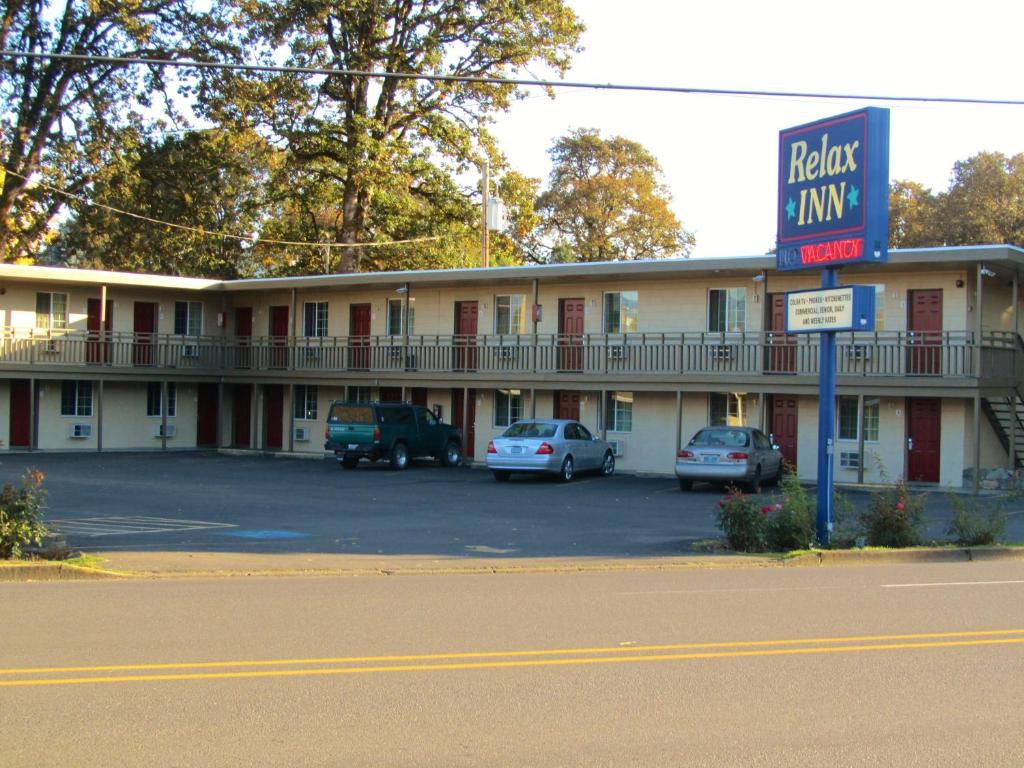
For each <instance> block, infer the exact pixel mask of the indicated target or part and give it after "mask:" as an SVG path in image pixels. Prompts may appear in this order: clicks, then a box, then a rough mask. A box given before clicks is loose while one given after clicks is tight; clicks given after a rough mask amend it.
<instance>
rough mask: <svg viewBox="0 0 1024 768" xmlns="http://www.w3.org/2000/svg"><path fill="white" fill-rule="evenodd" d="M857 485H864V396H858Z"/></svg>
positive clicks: (880, 402)
mask: <svg viewBox="0 0 1024 768" xmlns="http://www.w3.org/2000/svg"><path fill="white" fill-rule="evenodd" d="M878 410H879V414H881V410H882V400H881V398H879V400H878ZM857 419H858V420H859V423H858V425H857V456H859V457H860V458H859V459H858V460H857V484H858V485H864V395H857Z"/></svg>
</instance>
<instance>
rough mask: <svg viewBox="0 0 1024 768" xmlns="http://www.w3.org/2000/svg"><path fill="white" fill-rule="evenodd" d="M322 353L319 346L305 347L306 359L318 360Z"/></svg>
mask: <svg viewBox="0 0 1024 768" xmlns="http://www.w3.org/2000/svg"><path fill="white" fill-rule="evenodd" d="M322 355H323V349H322V348H320V347H306V359H307V360H319V359H320V357H321V356H322Z"/></svg>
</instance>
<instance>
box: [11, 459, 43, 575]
mask: <svg viewBox="0 0 1024 768" xmlns="http://www.w3.org/2000/svg"><path fill="white" fill-rule="evenodd" d="M44 496H46V491H44V490H43V473H42V472H40V471H39V470H37V469H28V470H26V471H25V474H24V475H23V476H22V478H21V488H15V487H14V486H13V485H11V484H10V483H6V484H4V487H3V489H2V490H0V558H3V559H7V558H10V557H21V552H22V547H23V546H25V545H26V544H31V543H33V542H34V543H36V544H41V543H42V540H43V536H45V535H46V534H47V533H48V531H47V530H46V526H45V525H43V523H42V521H41V520H40V516H41V514H42V507H43V497H44Z"/></svg>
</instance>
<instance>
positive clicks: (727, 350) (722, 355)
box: [710, 344, 732, 360]
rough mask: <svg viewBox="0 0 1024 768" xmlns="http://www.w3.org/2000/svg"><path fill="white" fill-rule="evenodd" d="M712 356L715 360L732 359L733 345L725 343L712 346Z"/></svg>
mask: <svg viewBox="0 0 1024 768" xmlns="http://www.w3.org/2000/svg"><path fill="white" fill-rule="evenodd" d="M710 352H711V357H712V359H714V360H732V347H730V346H726V345H724V344H717V345H715V346H713V347H711V348H710Z"/></svg>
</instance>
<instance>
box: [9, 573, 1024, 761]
mask: <svg viewBox="0 0 1024 768" xmlns="http://www.w3.org/2000/svg"><path fill="white" fill-rule="evenodd" d="M0 604H2V605H3V606H4V616H5V619H4V621H3V622H0V733H3V734H4V748H3V752H2V753H0V754H2V757H0V763H2V764H4V765H10V766H21V765H34V766H65V765H76V766H104V768H108V767H113V766H150V765H152V766H161V767H167V766H190V767H202V766H297V765H302V766H351V767H357V766H383V765H386V766H479V765H493V766H680V765H687V766H806V765H830V766H855V765H856V766H859V765H878V766H937V765H971V766H1020V765H1022V764H1024V707H1022V706H1021V701H1022V700H1024V565H1022V564H1021V563H1019V562H1003V563H996V562H990V563H981V562H975V563H961V564H945V565H935V564H932V565H902V566H885V567H865V568H814V569H756V568H755V569H728V570H697V569H695V570H688V571H643V572H604V573H575V574H567V573H561V574H530V575H514V576H513V575H486V576H480V575H475V576H472V575H461V576H430V577H425V576H408V577H385V576H378V577H347V578H290V579H263V578H252V579H220V580H201V579H184V580H171V581H141V582H125V581H119V582H76V583H23V584H0Z"/></svg>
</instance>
